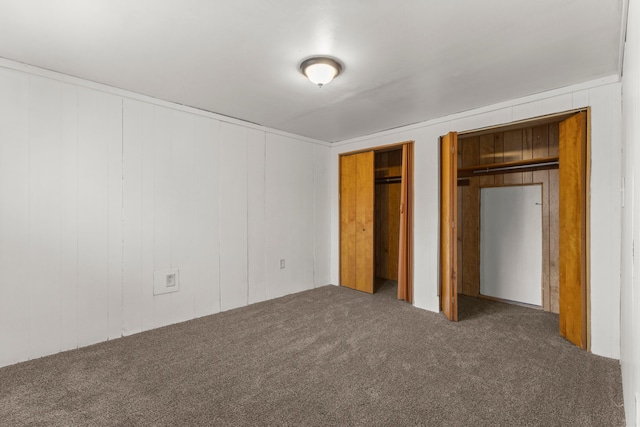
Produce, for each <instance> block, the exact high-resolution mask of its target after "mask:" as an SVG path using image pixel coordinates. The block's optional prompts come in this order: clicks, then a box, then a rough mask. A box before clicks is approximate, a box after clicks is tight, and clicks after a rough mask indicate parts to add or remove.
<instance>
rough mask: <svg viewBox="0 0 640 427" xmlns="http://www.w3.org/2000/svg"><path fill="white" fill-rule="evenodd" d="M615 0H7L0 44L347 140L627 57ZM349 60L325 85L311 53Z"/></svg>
mask: <svg viewBox="0 0 640 427" xmlns="http://www.w3.org/2000/svg"><path fill="white" fill-rule="evenodd" d="M622 10H623V5H622V0H535V1H534V0H509V1H506V0H483V1H476V0H439V1H437V0H431V1H428V0H396V1H392V0H316V1H304V0H272V1H266V0H55V1H54V0H0V57H4V58H7V59H11V60H15V61H19V62H25V63H28V64H31V65H35V66H38V67H42V68H47V69H51V70H54V71H59V72H62V73H65V74H69V75H73V76H77V77H81V78H84V79H88V80H92V81H96V82H100V83H104V84H107V85H111V86H115V87H118V88H122V89H127V90H130V91H133V92H137V93H141V94H145V95H150V96H153V97H156V98H161V99H164V100H168V101H173V102H177V103H179V104H185V105H189V106H193V107H197V108H200V109H204V110H208V111H212V112H215V113H219V114H223V115H226V116H231V117H235V118H239V119H242V120H246V121H249V122H253V123H258V124H261V125H264V126H268V127H271V128H275V129H280V130H283V131H288V132H292V133H295V134H299V135H304V136H307V137H311V138H315V139H319V140H323V141H331V142H335V141H341V140H344V139H347V138H351V137H357V136H361V135H365V134H370V133H373V132H377V131H381V130H385V129H389V128H394V127H398V126H402V125H406V124H411V123H415V122H420V121H424V120H428V119H432V118H436V117H441V116H444V115H447V114H451V113H455V112H460V111H464V110H469V109H472V108H476V107H480V106H484V105H489V104H493V103H496V102H500V101H505V100H508V99H513V98H517V97H521V96H525V95H529V94H533V93H538V92H542V91H546V90H550V89H554V88H558V87H562V86H567V85H570V84H574V83H580V82H584V81H588V80H592V79H596V78H600V77H604V76H609V75H611V74H615V73H619V72H620V63H621V58H620V55H621V43H622V38H621V28H622V26H623V16H622V15H623V12H622ZM315 54H324V55H331V56H334V57H337V58H339V59H340V60H341V61H342V62H343V63H344V64H345V71H344V73H343V74H342V75H340V76H339V77H338V78H337V79H336V80H334V81H333V82H332V83H330V84H328V85H326V86H325V87H323V88H318V87H316V86H314V85H313V84H312V83H310V82H309V81H307V80H306V79H305V78H304V76H303V75H302V74H301V73H300V72H299V71H298V64H299V63H300V62H301V61H302V60H303V59H304V58H306V57H308V56H311V55H315Z"/></svg>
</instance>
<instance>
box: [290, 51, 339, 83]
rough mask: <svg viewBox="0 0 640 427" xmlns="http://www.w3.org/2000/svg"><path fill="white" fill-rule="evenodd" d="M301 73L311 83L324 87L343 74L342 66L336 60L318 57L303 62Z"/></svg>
mask: <svg viewBox="0 0 640 427" xmlns="http://www.w3.org/2000/svg"><path fill="white" fill-rule="evenodd" d="M300 71H302V74H304V75H305V76H307V78H308V79H309V80H310V81H311V82H313V83H315V84H317V85H318V87H322V86H324V85H326V84H327V83H329V82H330V81H331V80H333V79H334V78H336V77H337V76H338V75H339V74H340V73H341V72H342V65H340V63H339V62H338V61H336V60H335V59H332V58H328V57H320V56H317V57H313V58H309V59H305V60H304V61H302V64H300Z"/></svg>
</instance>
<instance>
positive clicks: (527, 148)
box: [458, 123, 559, 313]
mask: <svg viewBox="0 0 640 427" xmlns="http://www.w3.org/2000/svg"><path fill="white" fill-rule="evenodd" d="M557 156H558V123H552V124H545V125H540V126H533V127H527V128H523V129H516V130H509V131H504V132H495V133H488V134H484V135H479V136H472V137H466V138H460V139H459V142H458V167H460V168H465V167H472V166H477V165H484V164H499V163H502V162H512V161H517V160H527V159H536V158H545V157H557ZM465 181H466V183H465V185H461V186H459V187H458V224H460V226H459V228H458V293H462V294H464V295H471V296H477V295H478V294H479V292H480V204H481V200H480V188H482V187H496V186H497V187H499V186H505V185H523V184H525V185H526V184H542V284H541V286H542V306H543V308H544V309H545V310H547V311H552V312H554V313H557V312H558V309H559V307H558V301H559V294H558V289H559V288H558V285H559V270H558V261H559V252H558V248H559V247H558V220H559V216H558V212H559V202H558V194H559V192H558V170H557V169H552V170H539V171H533V172H531V171H528V172H512V173H507V174H500V175H485V176H471V177H469V178H466V179H465Z"/></svg>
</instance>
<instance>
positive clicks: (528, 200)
mask: <svg viewBox="0 0 640 427" xmlns="http://www.w3.org/2000/svg"><path fill="white" fill-rule="evenodd" d="M480 293H481V294H482V295H486V296H490V297H495V298H500V299H504V300H509V301H517V302H522V303H526V304H532V305H537V306H540V305H542V186H541V185H518V186H509V187H491V188H482V189H481V190H480Z"/></svg>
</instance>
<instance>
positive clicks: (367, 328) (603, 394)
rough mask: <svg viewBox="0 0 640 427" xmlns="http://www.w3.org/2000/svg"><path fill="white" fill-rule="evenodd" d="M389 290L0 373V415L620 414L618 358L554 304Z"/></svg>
mask: <svg viewBox="0 0 640 427" xmlns="http://www.w3.org/2000/svg"><path fill="white" fill-rule="evenodd" d="M393 296H394V295H393V289H392V290H389V289H388V287H386V288H384V287H383V288H381V289H380V290H379V292H377V293H376V294H374V295H367V294H363V293H360V292H357V291H352V290H349V289H345V288H339V287H335V286H325V287H322V288H318V289H314V290H311V291H306V292H302V293H298V294H295V295H289V296H286V297H283V298H279V299H276V300H271V301H267V302H264V303H259V304H255V305H252V306H249V307H244V308H241V309H237V310H232V311H228V312H225V313H220V314H216V315H213V316H208V317H204V318H200V319H197V320H193V321H190V322H186V323H182V324H179V325H174V326H170V327H166V328H162V329H157V330H153V331H149V332H145V333H141V334H138V335H135V336H131V337H127V338H122V339H118V340H115V341H110V342H107V343H102V344H98V345H95V346H91V347H87V348H83V349H81V350H75V351H69V352H65V353H60V354H58V355H54V356H50V357H45V358H42V359H38V360H33V361H30V362H26V363H21V364H18V365H14V366H9V367H6V368H2V369H0V425H2V426H14V425H15V426H23V425H42V426H55V425H59V426H74V425H92V426H94V425H98V426H100V425H125V426H136V425H145V426H146V425H162V426H187V425H190V426H199V425H203V426H204V425H207V426H208V425H216V426H224V425H233V426H265V425H266V426H269V425H275V426H287V425H288V426H405V425H407V426H412V425H429V426H440V425H449V426H483V425H492V426H493V425H505V426H525V425H531V426H534V425H536V426H537V425H544V426H554V425H557V426H572V425H573V426H616V425H624V414H623V408H622V390H621V380H620V367H619V363H618V362H617V361H615V360H610V359H606V358H602V357H597V356H594V355H592V354H588V353H587V352H585V351H582V350H579V349H577V348H575V347H574V346H573V345H571V344H569V343H568V342H566V341H565V340H564V339H562V338H561V337H560V336H558V332H557V331H558V319H557V316H556V315H553V314H549V313H545V312H542V311H539V310H533V309H529V308H524V307H518V306H514V305H508V304H501V303H496V302H490V301H483V300H475V299H473V298H464V299H461V301H460V311H461V315H460V317H461V319H462V320H461V321H460V322H458V323H450V322H448V321H446V320H445V319H444V318H443V317H442V315H440V314H435V313H430V312H427V311H424V310H420V309H416V308H413V307H411V305H409V304H407V303H403V302H400V301H397V300H395V299H394V298H393Z"/></svg>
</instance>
